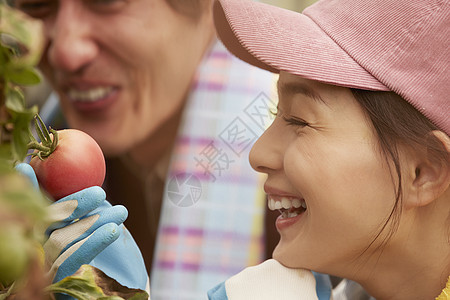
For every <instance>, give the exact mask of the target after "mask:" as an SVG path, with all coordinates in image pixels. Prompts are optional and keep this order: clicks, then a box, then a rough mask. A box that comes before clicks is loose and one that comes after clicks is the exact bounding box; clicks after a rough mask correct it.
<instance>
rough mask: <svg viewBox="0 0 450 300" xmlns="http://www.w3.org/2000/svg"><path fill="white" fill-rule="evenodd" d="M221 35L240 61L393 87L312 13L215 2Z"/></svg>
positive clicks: (353, 84)
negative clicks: (368, 68)
mask: <svg viewBox="0 0 450 300" xmlns="http://www.w3.org/2000/svg"><path fill="white" fill-rule="evenodd" d="M214 22H215V25H216V30H217V34H218V36H219V38H220V39H221V41H222V42H223V43H224V45H225V46H226V47H227V48H228V50H229V51H230V52H231V53H233V54H234V55H235V56H237V57H239V58H240V59H242V60H244V61H246V62H248V63H250V64H252V65H254V66H257V67H259V68H262V69H265V70H268V71H271V72H279V71H286V72H289V73H292V74H295V75H299V76H302V77H305V78H308V79H312V80H318V81H321V82H324V83H328V84H333V85H339V86H344V87H350V88H359V89H365V90H379V91H388V90H389V88H387V87H386V86H385V85H384V84H382V83H381V82H380V81H378V80H377V79H376V78H375V77H373V76H372V75H371V74H370V73H369V72H367V71H366V70H365V69H364V68H363V67H361V66H360V65H359V64H358V63H357V62H356V61H355V60H354V59H353V58H352V57H351V56H349V55H348V54H347V53H346V52H345V51H344V50H343V49H342V48H341V47H340V46H339V45H338V44H336V43H335V42H334V41H333V40H332V39H331V38H330V37H329V36H328V35H327V34H326V33H325V32H324V31H323V30H322V29H321V28H320V27H319V26H317V24H316V23H314V21H313V20H312V19H310V18H309V17H308V16H306V15H303V14H300V13H297V12H293V11H289V10H286V9H282V8H278V7H274V6H270V5H267V4H264V3H259V2H254V1H248V0H220V2H219V1H215V3H214Z"/></svg>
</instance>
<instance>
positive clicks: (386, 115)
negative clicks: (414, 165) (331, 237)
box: [351, 89, 450, 251]
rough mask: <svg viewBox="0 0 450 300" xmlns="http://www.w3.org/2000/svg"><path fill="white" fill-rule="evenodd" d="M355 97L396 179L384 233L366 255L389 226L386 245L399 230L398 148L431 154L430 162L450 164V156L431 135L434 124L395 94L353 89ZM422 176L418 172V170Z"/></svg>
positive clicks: (400, 175) (399, 180) (400, 177)
mask: <svg viewBox="0 0 450 300" xmlns="http://www.w3.org/2000/svg"><path fill="white" fill-rule="evenodd" d="M351 91H352V93H353V96H354V97H355V98H356V100H357V101H358V102H359V104H360V105H361V106H362V107H363V109H364V110H365V111H366V113H367V115H368V117H369V118H370V120H371V122H372V125H373V128H374V130H375V132H376V135H377V136H378V140H379V147H380V150H381V153H382V154H383V156H384V157H385V158H386V161H387V162H389V161H392V163H393V165H394V169H395V173H393V172H392V170H391V174H392V179H393V182H394V184H395V181H394V176H396V177H397V180H398V183H397V184H398V185H397V187H396V199H395V204H394V207H393V208H392V211H391V213H390V214H389V216H388V218H387V219H386V221H385V223H384V224H383V226H382V228H381V230H380V231H379V232H378V234H377V235H376V236H375V238H374V239H373V241H372V242H371V243H370V245H369V246H368V247H367V249H366V251H367V250H368V249H369V248H370V246H371V245H372V244H373V243H374V242H375V240H376V239H377V238H379V237H380V235H381V234H382V232H383V231H384V230H385V229H386V228H387V227H388V226H389V227H390V231H389V233H388V235H387V236H386V237H385V238H384V240H383V243H382V245H383V244H385V243H386V242H387V241H388V240H389V238H390V237H391V236H392V235H393V234H394V233H395V230H396V229H397V228H398V225H399V220H400V215H401V207H402V206H401V201H402V173H401V166H400V159H399V146H406V147H410V148H411V149H414V150H415V151H428V153H429V155H430V157H431V159H434V160H435V161H440V162H441V163H442V164H448V163H449V161H450V160H449V158H450V155H449V153H448V152H447V151H446V149H445V147H444V145H443V144H442V143H441V142H440V141H439V140H438V139H437V138H436V137H435V136H434V135H432V134H431V132H432V131H433V130H439V128H437V127H436V126H435V125H434V124H433V123H431V121H429V120H428V119H427V118H426V117H425V116H424V115H422V114H421V113H420V112H419V111H418V110H416V109H415V108H414V107H413V106H412V105H411V104H409V103H408V102H407V101H405V100H404V99H403V98H402V97H400V96H399V95H397V94H396V93H394V92H375V91H366V90H358V89H351ZM416 172H419V170H416Z"/></svg>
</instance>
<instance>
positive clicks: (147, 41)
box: [15, 0, 275, 299]
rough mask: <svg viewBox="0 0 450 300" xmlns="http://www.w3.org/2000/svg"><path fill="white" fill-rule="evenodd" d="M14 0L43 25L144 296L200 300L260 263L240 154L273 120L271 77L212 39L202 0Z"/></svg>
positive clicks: (259, 217)
mask: <svg viewBox="0 0 450 300" xmlns="http://www.w3.org/2000/svg"><path fill="white" fill-rule="evenodd" d="M15 4H16V6H17V7H18V8H20V9H21V10H23V11H25V12H26V13H28V14H29V15H31V16H34V17H36V18H40V19H42V20H43V21H44V24H45V34H46V38H47V47H46V51H45V53H44V56H43V59H42V62H41V64H40V68H41V70H42V71H43V73H44V74H45V75H46V77H47V78H48V80H49V82H50V83H51V85H52V86H53V88H54V90H55V91H56V92H57V94H58V97H59V100H60V101H59V103H60V105H61V108H62V111H63V113H64V117H65V119H66V120H67V123H68V125H69V126H70V127H73V128H77V129H80V130H83V131H85V132H87V133H88V134H90V135H91V136H92V137H94V139H95V140H96V141H97V142H98V143H99V145H100V146H101V148H102V150H103V152H104V154H105V156H106V157H107V179H106V182H105V185H104V188H105V190H106V192H107V197H108V199H109V200H110V202H112V203H113V204H118V203H121V204H124V205H125V206H126V207H127V208H128V210H129V218H128V220H127V223H126V225H127V227H128V228H129V229H130V231H131V233H132V234H133V236H134V237H135V239H136V240H137V243H138V244H139V246H140V248H141V251H142V253H143V255H144V259H145V262H146V265H147V268H148V270H149V273H151V276H150V277H151V291H152V299H198V298H199V297H205V295H206V291H207V289H209V288H210V287H211V286H213V285H214V284H215V283H216V282H218V281H221V280H224V279H225V278H227V277H229V276H230V275H233V274H234V273H236V272H238V271H239V270H241V269H242V268H244V267H246V266H248V265H252V264H257V263H259V262H260V261H262V259H264V256H265V247H264V230H263V221H264V211H265V208H264V207H265V206H264V202H263V199H262V194H261V193H260V192H259V190H258V189H256V187H255V186H256V185H257V182H258V180H259V178H258V177H257V176H256V175H255V174H254V172H253V171H252V170H251V168H250V166H249V165H248V162H247V155H248V151H249V149H250V146H251V144H252V143H253V142H254V140H255V139H256V136H257V135H259V134H260V133H262V130H263V128H264V127H265V126H267V125H268V123H269V122H270V120H271V117H270V115H269V114H267V109H268V108H269V107H270V106H272V105H274V103H275V98H274V96H273V94H272V91H273V90H274V88H273V84H272V83H273V82H274V77H273V75H271V74H270V73H268V72H265V71H260V70H258V69H256V68H253V67H250V66H248V65H247V64H245V63H243V62H241V61H239V60H237V59H236V58H234V57H232V56H231V55H230V54H229V53H228V52H227V51H226V50H225V49H224V48H223V46H222V45H221V44H220V43H218V42H217V41H216V39H215V31H214V25H213V20H212V13H211V5H212V4H211V1H207V0H198V1H185V0H179V1H177V0H155V1H148V0H133V1H125V0H113V1H82V0H64V1H55V0H44V1H36V0H17V1H16V2H15ZM189 201H190V203H189ZM269 248H270V247H269ZM267 252H268V253H270V252H271V251H270V249H269V250H268V251H267Z"/></svg>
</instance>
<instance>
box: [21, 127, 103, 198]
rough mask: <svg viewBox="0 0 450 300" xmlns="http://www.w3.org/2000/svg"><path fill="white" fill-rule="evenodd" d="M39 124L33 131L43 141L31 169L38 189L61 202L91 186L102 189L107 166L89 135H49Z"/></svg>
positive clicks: (69, 131)
mask: <svg viewBox="0 0 450 300" xmlns="http://www.w3.org/2000/svg"><path fill="white" fill-rule="evenodd" d="M40 125H41V126H42V125H43V123H42V121H41V124H39V123H38V122H36V130H37V132H38V134H39V136H40V138H41V140H42V142H41V144H39V145H36V143H35V144H34V147H33V146H31V147H32V148H35V149H37V151H36V152H34V154H33V156H34V157H33V158H32V159H31V161H30V165H31V166H32V167H33V169H34V171H35V172H36V176H37V178H38V181H39V183H40V185H41V187H42V188H43V189H44V190H45V191H46V192H47V193H49V194H50V196H52V197H53V198H54V199H60V198H62V197H65V196H68V195H70V194H73V193H75V192H78V191H80V190H82V189H85V188H87V187H90V186H94V185H98V186H101V185H102V184H103V181H104V179H105V173H106V166H105V159H104V156H103V152H102V150H101V149H100V146H99V145H98V144H97V142H96V141H95V140H94V139H93V138H92V137H91V136H89V135H88V134H86V133H84V132H83V131H80V130H76V129H65V130H60V131H55V130H51V132H52V133H49V132H48V131H47V129H46V128H45V126H42V127H41V126H40Z"/></svg>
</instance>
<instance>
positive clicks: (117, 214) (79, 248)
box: [16, 164, 149, 298]
mask: <svg viewBox="0 0 450 300" xmlns="http://www.w3.org/2000/svg"><path fill="white" fill-rule="evenodd" d="M16 169H17V170H18V171H19V172H21V173H23V174H25V175H26V176H27V177H28V178H30V180H31V182H32V183H33V185H34V186H35V187H38V182H37V179H36V175H35V173H34V170H33V168H31V166H30V165H28V164H19V165H18V166H17V167H16ZM105 198H106V195H105V192H104V191H103V189H102V188H100V187H98V186H94V187H90V188H87V189H84V190H82V191H79V192H76V193H74V194H72V195H69V196H67V197H64V198H62V199H59V200H58V201H56V202H55V203H53V204H51V205H50V206H49V216H50V218H51V221H52V224H51V225H50V226H49V228H48V229H47V234H48V236H49V238H48V240H47V241H46V242H45V244H44V252H45V258H46V263H47V265H49V266H51V267H50V271H49V276H54V277H53V282H57V281H60V280H61V279H63V278H65V277H67V276H70V275H72V274H73V273H75V272H76V271H77V270H78V269H79V268H80V267H81V265H83V264H91V265H93V266H95V267H97V268H98V269H100V270H102V271H103V272H104V273H106V275H108V276H109V277H111V278H114V279H115V280H116V281H118V282H119V283H120V284H122V285H124V286H127V287H129V288H138V289H142V290H147V292H149V289H148V276H147V272H146V269H145V264H144V260H143V258H142V255H141V252H140V250H139V248H138V246H137V245H136V243H135V241H134V240H133V238H132V236H131V235H130V233H129V232H128V230H126V229H125V227H124V226H123V224H122V223H123V222H124V221H125V219H126V218H127V215H128V212H127V210H126V208H125V207H123V206H121V205H117V206H111V204H110V203H109V202H108V201H106V199H105ZM59 298H62V297H59Z"/></svg>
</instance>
